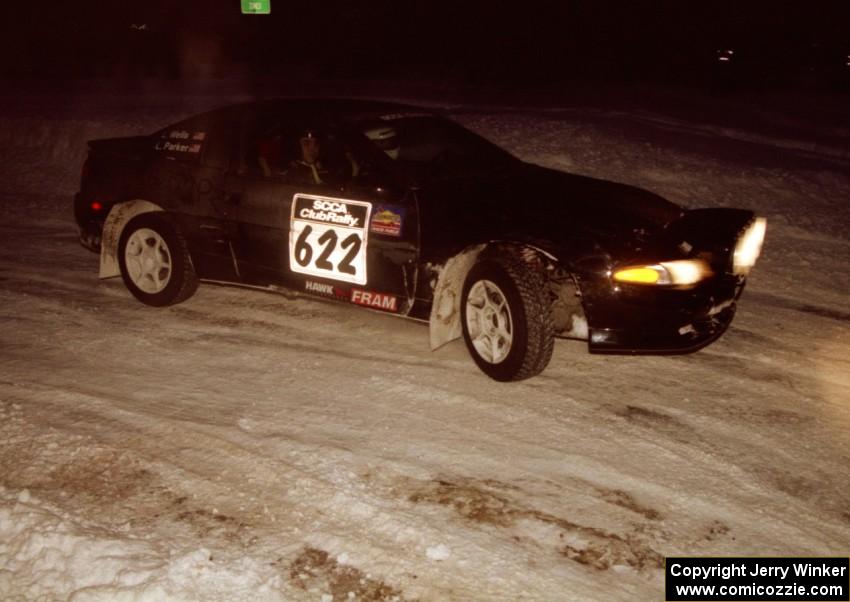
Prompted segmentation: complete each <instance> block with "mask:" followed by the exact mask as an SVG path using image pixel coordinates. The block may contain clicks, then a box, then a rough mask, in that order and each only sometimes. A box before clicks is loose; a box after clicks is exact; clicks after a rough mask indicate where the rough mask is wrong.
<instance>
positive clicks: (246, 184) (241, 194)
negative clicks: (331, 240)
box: [224, 111, 294, 285]
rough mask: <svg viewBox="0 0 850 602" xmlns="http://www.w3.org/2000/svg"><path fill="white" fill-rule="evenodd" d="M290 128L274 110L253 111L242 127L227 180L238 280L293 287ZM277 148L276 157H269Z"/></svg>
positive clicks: (230, 230) (231, 236)
mask: <svg viewBox="0 0 850 602" xmlns="http://www.w3.org/2000/svg"><path fill="white" fill-rule="evenodd" d="M288 129H291V126H289V125H288V124H286V123H285V122H283V121H282V120H281V118H280V116H279V115H277V114H275V113H273V112H266V113H262V112H259V111H257V112H254V113H252V114H250V115H247V116H246V117H245V119H244V121H243V124H242V133H241V136H240V141H239V144H238V146H239V151H238V153H237V155H238V156H237V158H236V159H235V160H234V161H233V162H232V165H231V169H230V170H229V172H228V175H227V178H226V184H225V187H226V194H225V199H224V205H225V207H226V209H225V211H226V213H227V216H228V220H227V221H228V223H227V231H228V238H229V240H230V242H231V245H232V247H233V254H234V257H235V262H236V265H237V269H238V271H239V276H240V279H241V280H242V281H243V282H246V283H250V284H261V285H266V284H289V281H288V278H287V277H288V275H289V270H288V265H289V263H288V258H287V245H288V242H287V241H288V230H289V214H290V208H291V202H292V190H291V187H289V186H287V182H286V178H285V175H286V174H285V166H286V164H287V163H288V162H289V160H290V159H291V157H292V156H294V155H293V153H292V152H290V151H289V149H286V148H284V145H285V141H284V137H285V134H286V132H287V131H288ZM272 149H274V153H273V154H274V158H273V159H272V156H271V153H272Z"/></svg>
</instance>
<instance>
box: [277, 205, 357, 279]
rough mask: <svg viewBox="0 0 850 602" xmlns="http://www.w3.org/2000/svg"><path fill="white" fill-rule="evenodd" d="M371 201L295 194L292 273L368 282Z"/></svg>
mask: <svg viewBox="0 0 850 602" xmlns="http://www.w3.org/2000/svg"><path fill="white" fill-rule="evenodd" d="M371 212H372V204H371V203H367V202H364V201H354V200H350V199H338V198H333V197H324V196H316V195H308V194H296V195H295V196H294V197H293V199H292V215H291V217H290V230H289V267H290V269H291V270H292V271H293V272H296V273H299V274H308V275H310V276H316V277H319V278H327V279H330V280H339V281H342V282H350V283H353V284H366V280H367V275H366V248H367V243H368V234H369V218H370V215H371Z"/></svg>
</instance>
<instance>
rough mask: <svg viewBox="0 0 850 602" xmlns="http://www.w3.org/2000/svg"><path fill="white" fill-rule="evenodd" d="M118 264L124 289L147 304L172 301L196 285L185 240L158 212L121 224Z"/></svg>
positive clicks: (192, 291)
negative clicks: (122, 226) (122, 228)
mask: <svg viewBox="0 0 850 602" xmlns="http://www.w3.org/2000/svg"><path fill="white" fill-rule="evenodd" d="M118 264H119V266H120V267H121V277H122V279H123V280H124V284H125V285H126V286H127V289H129V291H130V292H131V293H132V294H133V296H134V297H136V299H138V300H139V301H141V302H142V303H145V304H147V305H153V306H157V307H163V306H166V305H174V304H176V303H180V302H182V301H185V300H186V299H188V298H189V297H191V296H192V295H193V294H194V292H195V291H196V290H197V288H198V277H197V276H196V275H195V270H194V268H193V267H192V260H191V258H190V257H189V250H188V247H187V245H186V240H185V239H184V238H183V237H182V236H181V235H180V232H179V231H178V230H177V228H176V227H175V226H174V225H173V223H172V222H171V220H170V219H169V218H168V217H167V216H166V215H164V214H160V213H158V212H157V213H144V214H142V215H139V216H136V217H134V218H133V219H131V220H130V221H129V222H128V223H127V225H126V226H124V230H123V231H122V232H121V238H120V240H119V241H118Z"/></svg>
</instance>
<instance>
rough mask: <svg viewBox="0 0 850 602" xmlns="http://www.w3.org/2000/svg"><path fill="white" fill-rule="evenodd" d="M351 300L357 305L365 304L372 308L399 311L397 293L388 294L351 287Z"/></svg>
mask: <svg viewBox="0 0 850 602" xmlns="http://www.w3.org/2000/svg"><path fill="white" fill-rule="evenodd" d="M351 302H352V303H356V304H357V305H365V306H366V307H371V308H372V309H382V310H384V311H398V301H397V300H396V297H395V295H388V294H387V293H375V292H372V291H364V290H361V289H359V288H353V289H351Z"/></svg>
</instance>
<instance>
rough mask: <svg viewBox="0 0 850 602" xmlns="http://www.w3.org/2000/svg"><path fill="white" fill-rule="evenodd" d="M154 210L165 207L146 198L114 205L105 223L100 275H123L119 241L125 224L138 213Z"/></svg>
mask: <svg viewBox="0 0 850 602" xmlns="http://www.w3.org/2000/svg"><path fill="white" fill-rule="evenodd" d="M154 211H164V209H163V208H162V207H160V206H159V205H157V204H156V203H152V202H151V201H146V200H144V199H133V200H131V201H124V202H123V203H118V204H117V205H115V206H113V207H112V209H111V210H110V211H109V215H107V216H106V221H105V222H104V224H103V234H102V237H101V243H100V271H99V273H98V277H100V278H114V277H116V276H120V275H121V270H120V268H119V266H118V241H119V240H121V233H122V232H123V231H124V226H126V225H127V223H128V222H129V221H130V220H131V219H133V218H134V217H136V216H137V215H142V214H143V213H153V212H154Z"/></svg>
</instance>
